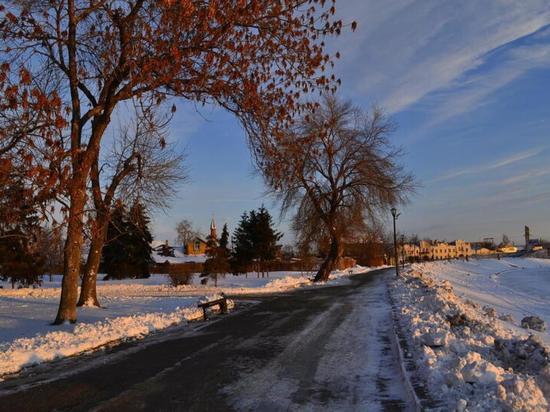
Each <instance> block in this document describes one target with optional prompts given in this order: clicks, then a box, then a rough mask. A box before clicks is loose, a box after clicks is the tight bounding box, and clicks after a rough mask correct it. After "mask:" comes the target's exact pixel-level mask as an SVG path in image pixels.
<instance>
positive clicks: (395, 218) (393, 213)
mask: <svg viewBox="0 0 550 412" xmlns="http://www.w3.org/2000/svg"><path fill="white" fill-rule="evenodd" d="M400 214H401V213H397V209H396V208H395V207H392V208H391V215H392V216H393V255H394V256H395V276H399V263H398V261H397V260H398V259H399V258H398V255H397V230H396V227H395V222H396V221H397V218H398V217H399V215H400Z"/></svg>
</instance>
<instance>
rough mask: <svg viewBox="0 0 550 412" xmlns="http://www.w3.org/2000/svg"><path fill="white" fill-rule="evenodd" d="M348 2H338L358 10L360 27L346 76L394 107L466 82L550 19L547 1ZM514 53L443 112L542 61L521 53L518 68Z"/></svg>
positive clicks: (352, 12) (348, 51)
mask: <svg viewBox="0 0 550 412" xmlns="http://www.w3.org/2000/svg"><path fill="white" fill-rule="evenodd" d="M351 3H352V2H350V4H348V5H343V6H340V8H341V11H342V14H343V16H344V18H346V17H347V16H349V19H355V18H357V16H359V17H358V18H359V30H358V33H357V34H354V35H353V36H354V37H353V41H351V40H352V38H351V37H350V41H349V42H346V44H347V46H346V48H345V49H344V51H345V55H344V56H347V57H345V60H344V63H345V64H343V65H342V67H343V71H344V72H345V73H344V74H345V76H343V77H344V79H347V83H348V88H349V90H350V92H351V93H355V94H358V95H368V96H369V97H370V99H372V100H374V101H377V102H379V103H380V104H381V105H382V106H383V107H384V108H385V109H386V110H388V111H389V112H394V113H395V112H398V111H401V110H403V109H405V108H409V107H411V106H412V105H414V104H415V103H418V102H419V101H420V100H422V99H423V98H424V97H426V96H428V95H430V94H431V93H433V92H436V91H440V90H444V89H446V88H450V87H456V86H462V87H463V86H464V85H465V84H464V83H463V82H462V84H457V80H458V79H460V78H461V76H463V75H464V74H465V73H467V72H469V71H472V70H473V69H475V68H477V67H479V66H480V65H482V64H483V63H484V61H485V60H484V59H485V57H486V56H487V55H488V54H490V53H491V52H493V51H495V50H497V49H499V48H501V47H503V46H505V45H508V44H510V43H512V42H514V41H517V40H518V39H521V38H524V37H526V36H530V35H532V34H534V33H537V32H539V31H540V30H541V29H543V28H544V27H546V26H547V25H548V24H550V3H549V2H548V1H547V0H531V1H523V2H518V1H502V0H485V1H483V2H479V1H477V0H465V1H462V2H460V7H457V4H456V1H454V0H395V1H392V2H391V6H390V7H388V6H387V5H388V2H387V1H386V0H366V1H364V2H362V4H361V6H357V4H356V2H353V4H351ZM358 10H359V11H358ZM512 57H513V56H511V58H510V63H511V65H512V67H511V68H509V69H508V68H506V69H505V70H502V71H501V72H500V73H492V75H491V76H490V79H489V80H490V81H488V82H486V81H485V80H487V79H488V78H487V77H484V78H480V77H478V78H477V81H474V83H475V84H474V85H473V87H472V88H471V89H468V90H464V91H463V94H462V96H461V97H460V98H459V99H457V98H456V96H453V98H452V99H450V100H454V101H455V103H454V105H453V104H452V103H449V104H448V105H447V107H445V108H443V109H442V110H441V112H440V115H441V116H442V117H443V116H444V115H446V116H447V118H448V117H451V116H454V115H456V114H460V113H463V112H464V111H466V110H468V108H469V107H472V103H474V104H477V103H478V102H479V101H481V100H482V99H483V97H484V96H487V95H488V94H490V93H492V91H494V90H497V89H498V88H500V87H503V86H504V85H506V84H508V83H509V82H511V81H512V80H514V79H515V78H517V77H518V76H520V75H521V73H522V72H524V71H525V70H528V68H529V67H530V66H529V64H530V63H531V64H533V65H539V64H540V62H537V61H529V60H526V59H523V58H522V56H516V60H522V61H523V62H524V63H523V65H522V66H521V67H517V66H515V63H514V61H516V60H514V58H512ZM495 76H496V77H495ZM463 81H464V80H463ZM345 85H346V83H345V84H344V86H345ZM474 86H475V87H474ZM480 86H481V89H482V90H480ZM440 100H441V96H440Z"/></svg>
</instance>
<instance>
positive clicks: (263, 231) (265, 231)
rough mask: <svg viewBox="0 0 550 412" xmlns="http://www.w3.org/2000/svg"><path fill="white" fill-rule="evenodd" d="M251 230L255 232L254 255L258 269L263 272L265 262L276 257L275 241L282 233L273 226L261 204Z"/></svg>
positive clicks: (270, 218) (276, 247) (267, 212)
mask: <svg viewBox="0 0 550 412" xmlns="http://www.w3.org/2000/svg"><path fill="white" fill-rule="evenodd" d="M253 230H254V233H255V244H254V250H255V255H256V257H257V259H258V262H259V270H260V271H261V272H262V273H263V272H265V263H266V262H269V261H271V260H274V259H275V258H276V257H277V251H278V250H279V245H277V242H278V241H279V240H280V239H281V238H282V237H283V235H282V233H279V232H277V231H276V230H275V229H274V228H273V219H272V217H271V215H270V214H269V211H268V210H267V209H266V208H265V207H264V206H263V205H262V206H261V207H260V209H258V213H257V214H256V222H255V226H254V228H253Z"/></svg>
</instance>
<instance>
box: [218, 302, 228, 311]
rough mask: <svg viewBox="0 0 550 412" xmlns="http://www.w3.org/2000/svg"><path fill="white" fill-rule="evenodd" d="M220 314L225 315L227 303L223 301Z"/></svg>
mask: <svg viewBox="0 0 550 412" xmlns="http://www.w3.org/2000/svg"><path fill="white" fill-rule="evenodd" d="M220 306H221V308H220V309H221V310H222V313H227V301H224V302H223V303H222V304H221V305H220Z"/></svg>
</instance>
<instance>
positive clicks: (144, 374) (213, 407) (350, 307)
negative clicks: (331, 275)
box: [0, 270, 407, 412]
mask: <svg viewBox="0 0 550 412" xmlns="http://www.w3.org/2000/svg"><path fill="white" fill-rule="evenodd" d="M389 276H391V273H390V271H387V270H386V271H376V272H370V273H367V274H364V275H357V276H355V277H353V279H352V281H351V282H350V283H349V284H346V285H339V286H331V287H325V288H318V289H309V290H307V289H306V290H298V291H295V292H292V293H287V294H283V295H277V296H269V297H258V298H257V300H259V303H257V304H253V305H252V304H250V303H247V302H244V301H243V302H240V301H237V307H238V308H239V307H240V308H241V309H240V310H237V311H236V312H234V313H232V314H230V315H226V316H220V317H217V318H216V319H215V320H212V321H208V322H206V323H197V324H196V326H195V327H194V328H175V329H173V330H172V331H169V332H166V333H159V334H156V335H155V336H153V337H151V338H146V339H144V340H142V341H139V342H133V343H126V344H122V345H119V346H118V347H116V348H113V349H109V350H105V351H102V352H95V353H94V354H92V355H89V356H87V357H79V358H75V359H71V360H66V361H60V362H55V363H53V364H49V365H44V366H42V367H40V368H32V369H31V370H30V371H27V372H26V373H25V374H24V375H23V376H21V377H19V378H16V379H13V380H8V381H6V382H3V383H1V384H0V411H52V410H56V411H64V410H72V411H73V410H74V411H89V410H96V411H117V412H120V411H126V410H132V411H140V410H147V411H149V410H150V411H231V410H254V411H262V412H263V411H283V410H285V411H287V410H288V411H294V410H300V411H302V410H311V411H319V410H327V411H334V410H357V411H375V410H382V411H385V410H387V411H394V410H395V411H399V410H406V409H407V408H406V400H405V399H406V396H405V393H406V392H405V390H404V388H403V384H402V381H401V378H400V375H399V370H398V366H397V363H396V361H395V359H394V356H393V353H392V351H391V346H390V340H389V330H390V329H389V328H390V327H391V317H390V314H389V308H388V301H387V293H386V280H387V279H388V277H389ZM247 299H249V300H250V299H254V298H247Z"/></svg>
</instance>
